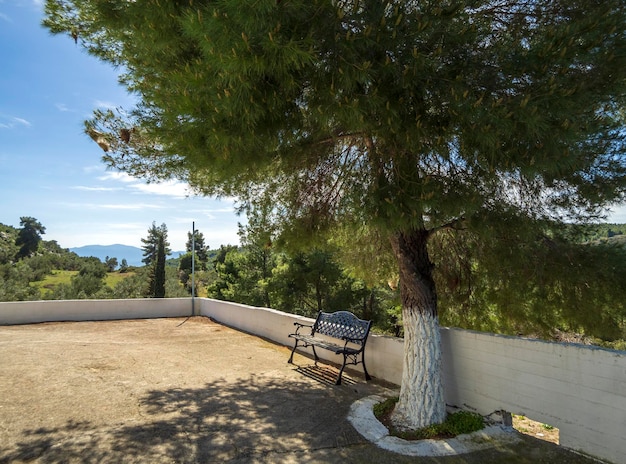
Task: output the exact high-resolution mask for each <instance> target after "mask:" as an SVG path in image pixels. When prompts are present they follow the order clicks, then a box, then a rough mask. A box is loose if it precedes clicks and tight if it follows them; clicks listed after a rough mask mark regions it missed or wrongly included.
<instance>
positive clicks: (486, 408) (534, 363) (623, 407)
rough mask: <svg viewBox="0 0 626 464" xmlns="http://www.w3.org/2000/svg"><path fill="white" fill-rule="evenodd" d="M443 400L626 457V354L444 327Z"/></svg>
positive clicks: (595, 452) (617, 458) (596, 452)
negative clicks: (526, 421) (543, 426)
mask: <svg viewBox="0 0 626 464" xmlns="http://www.w3.org/2000/svg"><path fill="white" fill-rule="evenodd" d="M441 334H442V349H443V354H444V358H443V363H444V366H445V367H444V382H445V388H446V400H447V402H448V403H449V404H454V405H458V406H462V405H468V406H470V407H472V408H475V409H476V410H477V411H479V412H481V413H489V412H491V411H494V410H497V409H504V410H506V411H510V412H513V413H516V414H524V415H526V416H527V417H530V418H532V419H534V420H538V421H541V422H544V423H547V424H550V425H553V426H555V427H558V429H559V431H560V442H561V445H563V446H566V447H568V448H572V449H576V450H579V451H582V452H584V453H586V454H590V455H592V456H597V457H600V458H604V459H608V460H610V461H612V462H615V463H621V462H626V461H624V459H625V458H624V457H625V456H626V352H624V351H612V350H604V349H601V348H596V347H589V346H582V345H572V344H561V343H551V342H545V341H541V340H529V339H523V338H517V337H507V336H501V335H493V334H486V333H480V332H472V331H467V330H460V329H442V330H441Z"/></svg>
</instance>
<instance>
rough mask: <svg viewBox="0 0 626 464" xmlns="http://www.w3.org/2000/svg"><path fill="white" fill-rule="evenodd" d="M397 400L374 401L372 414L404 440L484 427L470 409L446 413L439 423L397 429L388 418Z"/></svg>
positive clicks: (479, 416)
mask: <svg viewBox="0 0 626 464" xmlns="http://www.w3.org/2000/svg"><path fill="white" fill-rule="evenodd" d="M397 402H398V397H392V398H387V399H386V400H385V401H383V402H381V403H376V404H375V405H374V415H375V416H376V418H377V419H378V420H380V421H381V422H383V423H384V424H385V425H386V426H387V428H388V429H389V434H390V435H392V436H395V437H399V438H402V439H404V440H426V439H437V438H452V437H456V436H457V435H462V434H464V433H472V432H476V431H478V430H481V429H483V428H484V427H485V421H484V419H483V417H482V416H481V415H480V414H477V413H475V412H470V411H457V412H454V413H452V414H448V415H447V417H446V420H445V421H444V422H442V423H440V424H433V425H430V426H428V427H424V428H421V429H418V430H398V429H397V428H396V427H394V426H393V424H392V423H391V420H390V416H391V413H392V412H393V409H394V407H395V405H396V403H397Z"/></svg>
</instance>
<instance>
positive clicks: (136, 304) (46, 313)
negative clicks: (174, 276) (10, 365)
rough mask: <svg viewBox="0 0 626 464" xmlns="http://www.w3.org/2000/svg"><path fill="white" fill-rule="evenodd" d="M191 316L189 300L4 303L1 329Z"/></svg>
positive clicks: (0, 307)
mask: <svg viewBox="0 0 626 464" xmlns="http://www.w3.org/2000/svg"><path fill="white" fill-rule="evenodd" d="M190 314H191V300H190V299H189V298H149V299H131V300H50V301H12V302H5V303H0V325H14V324H32V323H36V322H55V321H104V320H112V319H146V318H154V317H178V316H189V315H190Z"/></svg>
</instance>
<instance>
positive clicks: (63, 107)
mask: <svg viewBox="0 0 626 464" xmlns="http://www.w3.org/2000/svg"><path fill="white" fill-rule="evenodd" d="M54 106H56V108H57V110H59V111H61V112H66V111H72V110H70V109H69V108H68V106H67V105H66V104H65V103H56V104H55V105H54Z"/></svg>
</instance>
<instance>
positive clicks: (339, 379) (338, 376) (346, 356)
mask: <svg viewBox="0 0 626 464" xmlns="http://www.w3.org/2000/svg"><path fill="white" fill-rule="evenodd" d="M347 361H348V355H347V354H345V353H344V355H343V365H342V366H341V370H340V371H339V375H337V380H336V382H335V385H341V376H342V375H343V370H344V369H345V368H346V362H347Z"/></svg>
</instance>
